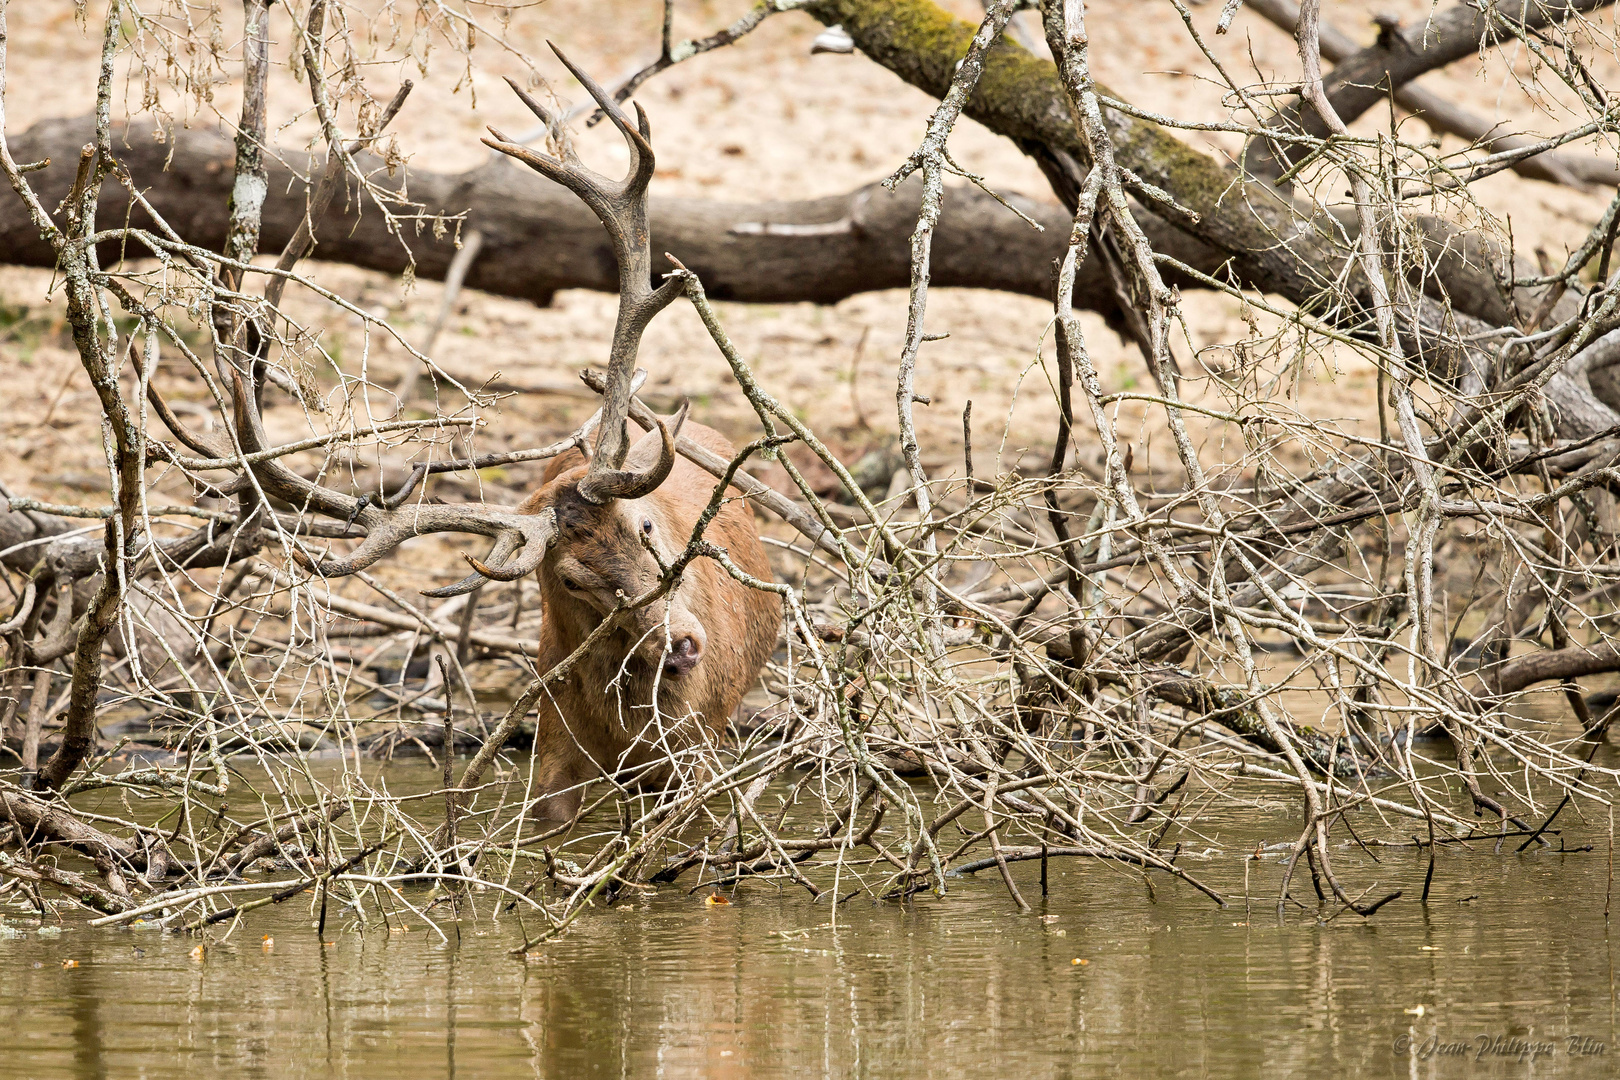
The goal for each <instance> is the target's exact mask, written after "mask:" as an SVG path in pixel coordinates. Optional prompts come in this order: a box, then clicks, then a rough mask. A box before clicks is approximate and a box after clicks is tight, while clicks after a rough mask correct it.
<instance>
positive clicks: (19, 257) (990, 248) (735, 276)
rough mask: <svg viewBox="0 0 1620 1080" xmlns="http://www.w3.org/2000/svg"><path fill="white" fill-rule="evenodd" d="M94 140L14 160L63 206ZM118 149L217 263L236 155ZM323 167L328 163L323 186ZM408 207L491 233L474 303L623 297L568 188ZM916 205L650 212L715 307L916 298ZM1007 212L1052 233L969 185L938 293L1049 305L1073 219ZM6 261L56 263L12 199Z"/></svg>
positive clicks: (424, 255)
mask: <svg viewBox="0 0 1620 1080" xmlns="http://www.w3.org/2000/svg"><path fill="white" fill-rule="evenodd" d="M93 129H94V124H93V118H92V117H88V116H86V117H78V118H75V119H69V120H43V121H41V122H39V123H38V124H35V125H34V126H33V127H32V128H30V129H29V130H28V131H27V132H25V133H24V134H22V135H20V136H18V137H17V138H15V139H14V140H12V144H11V145H12V152H13V154H14V155H15V156H16V157H17V158H18V159H19V160H25V161H39V160H44V159H46V158H49V159H50V160H51V161H52V162H53V164H52V165H51V167H49V168H47V169H44V170H42V171H40V172H37V173H33V174H31V175H30V179H31V180H33V182H34V184H35V188H36V190H38V191H39V193H40V198H41V201H42V202H43V203H44V204H45V205H47V206H55V205H57V204H58V203H59V202H60V201H61V199H62V198H63V197H64V196H66V194H67V193H68V189H69V187H70V186H71V185H72V182H73V175H74V174H73V163H74V162H75V161H76V160H77V158H78V154H79V148H80V147H81V146H83V145H84V144H85V143H86V142H88V141H90V139H91V138H92V135H93ZM113 141H114V145H115V146H119V147H121V148H122V149H121V151H120V161H121V162H122V163H123V164H124V166H125V167H126V168H127V169H128V170H129V172H130V174H131V175H132V176H133V177H134V178H135V183H136V184H137V185H138V186H139V188H140V189H141V191H142V193H143V194H144V195H145V197H146V199H147V200H148V201H149V202H150V203H151V204H152V206H153V207H154V209H156V210H157V212H158V213H159V214H161V215H163V217H164V219H165V220H166V221H167V222H168V223H169V225H170V226H171V227H172V228H174V229H175V231H176V232H178V233H179V234H180V236H181V237H183V238H184V239H185V240H186V241H188V242H189V243H192V244H195V245H197V246H199V247H205V248H209V249H212V250H218V249H219V248H220V246H221V245H222V244H223V243H224V240H225V233H226V229H227V226H228V224H229V216H228V213H227V205H228V202H229V197H230V189H231V177H232V171H231V160H232V155H233V153H234V147H233V144H232V143H231V141H230V140H229V139H228V138H226V137H225V136H224V135H222V134H219V133H217V132H208V131H199V130H175V131H171V132H168V133H167V134H166V136H165V141H163V142H158V141H156V140H154V139H153V138H152V136H151V133H150V131H148V130H146V129H144V128H141V129H137V128H136V127H134V126H132V125H126V126H123V127H121V128H120V129H118V130H117V132H116V133H115V135H114V140H113ZM296 156H297V155H287V154H274V155H271V154H267V155H266V158H267V160H269V161H270V191H271V193H272V194H271V196H270V197H269V198H268V199H267V200H266V202H265V206H264V222H263V230H262V234H261V243H262V245H263V246H264V247H265V248H266V249H273V248H276V247H279V246H281V245H283V244H285V243H286V241H287V240H288V239H290V238H291V237H292V235H293V233H294V232H295V231H296V230H297V228H298V225H299V223H300V222H301V221H302V220H303V218H304V212H305V203H306V199H305V195H304V189H305V182H304V179H303V177H301V176H299V175H298V174H297V173H295V172H294V171H293V170H292V169H290V168H288V167H286V166H285V165H283V164H281V162H282V161H284V160H292V159H295V158H296ZM356 156H357V159H358V161H359V163H360V164H361V166H362V167H363V168H365V169H367V170H368V171H370V172H374V173H376V174H377V178H378V180H379V182H380V183H381V185H382V186H384V187H395V188H397V187H398V185H399V183H400V182H401V181H400V180H398V179H396V180H389V179H388V178H387V176H386V173H385V170H384V169H383V166H382V162H381V160H380V159H377V158H373V157H369V156H368V155H363V154H362V155H356ZM322 167H323V163H321V162H319V161H317V162H316V164H315V166H314V168H313V169H312V173H311V175H318V174H319V173H320V171H321V168H322ZM409 192H410V197H411V199H412V200H413V201H414V202H419V203H421V204H422V205H423V207H424V212H425V213H427V214H442V215H445V216H447V217H453V216H456V215H462V214H465V219H464V224H463V225H462V228H463V229H473V228H476V229H478V230H479V231H480V232H481V233H482V234H483V249H482V251H480V252H479V254H478V258H477V259H476V260H475V261H474V262H473V264H472V266H471V267H470V268H469V269H468V272H467V276H466V281H465V283H466V285H467V286H468V287H470V288H474V289H480V290H483V291H485V292H490V293H496V294H498V295H501V296H510V297H515V298H518V299H522V300H530V301H533V302H535V303H537V304H542V305H543V304H547V303H549V302H550V300H551V297H552V294H553V293H555V292H556V291H557V290H558V289H594V290H598V291H602V292H616V291H618V288H619V277H618V270H617V268H616V265H615V263H614V261H613V251H612V248H611V246H610V244H609V242H608V239H607V237H606V236H605V234H604V233H603V232H602V226H601V223H600V222H598V221H597V220H596V218H595V217H594V216H593V215H592V214H591V212H590V210H589V209H588V208H586V207H585V206H584V205H582V204H581V203H580V201H579V200H578V199H576V198H574V197H573V195H571V194H570V193H569V192H568V191H566V190H565V189H563V188H561V187H558V186H557V185H555V184H552V183H550V182H548V181H547V180H545V179H544V178H542V177H539V176H537V175H535V174H534V173H532V172H530V171H528V170H526V169H519V168H517V167H515V166H513V165H512V164H510V163H509V162H508V161H507V160H506V159H505V158H502V159H500V160H497V161H493V162H491V163H490V164H488V165H485V166H482V167H480V168H477V169H473V170H471V171H469V172H466V173H460V174H446V173H433V172H427V171H422V170H416V169H412V170H411V171H410V187H409ZM921 196H922V188H921V183H920V182H919V181H916V180H912V181H908V182H907V183H905V184H902V185H901V186H900V189H899V190H898V191H897V192H895V193H893V194H890V193H889V192H887V191H885V190H884V189H883V188H882V187H881V186H880V185H878V184H871V185H868V186H866V187H862V188H859V189H857V190H855V191H852V192H850V193H848V194H845V195H834V196H829V197H827V198H823V199H809V200H804V201H800V202H769V203H723V202H706V201H702V200H696V199H658V198H654V199H652V200H651V203H650V206H649V213H650V219H651V225H652V233H653V241H652V242H653V245H654V247H653V250H654V251H656V252H663V251H668V252H670V253H671V254H673V255H675V256H676V257H677V258H679V259H680V260H681V261H682V262H683V263H685V264H686V265H687V266H689V267H690V268H691V269H692V270H693V271H695V272H696V273H697V274H698V275H699V276H700V277H701V278H702V279H703V284H704V288H705V289H706V290H707V292H708V294H709V296H711V297H713V298H715V299H721V300H739V301H745V302H751V303H794V302H801V301H810V302H813V303H822V304H828V303H834V302H836V301H838V300H842V299H844V298H845V297H847V296H852V295H855V294H856V293H862V292H870V291H873V290H876V289H895V288H905V287H906V286H907V285H908V284H910V281H911V262H910V258H911V256H910V247H909V244H910V240H911V231H912V229H913V228H914V227H915V226H916V222H917V212H918V205H919V203H920V201H921ZM1009 201H1011V202H1012V203H1013V204H1014V205H1016V206H1017V207H1018V209H1019V210H1020V211H1022V212H1023V213H1025V214H1028V215H1029V216H1030V217H1031V218H1032V219H1034V220H1035V221H1037V222H1039V223H1040V224H1041V226H1042V227H1043V229H1044V231H1038V230H1036V229H1034V228H1032V227H1031V226H1030V225H1028V224H1027V223H1025V222H1023V221H1021V220H1019V218H1018V217H1017V215H1015V214H1013V213H1012V212H1011V211H1009V210H1008V209H1007V208H1006V207H1004V206H1001V205H1000V204H998V203H997V202H996V201H995V200H994V199H992V198H990V197H989V196H988V195H985V194H984V193H983V192H981V191H979V190H977V189H975V188H970V187H963V188H961V189H959V190H955V191H952V192H951V195H950V197H949V198H948V199H947V200H946V208H945V213H944V215H943V216H942V217H941V219H940V225H939V229H938V231H937V232H936V234H935V238H934V262H933V283H934V284H935V285H944V286H949V285H956V286H965V287H973V288H983V289H999V290H1002V291H1005V292H1012V293H1022V294H1024V295H1026V296H1038V297H1041V298H1042V299H1049V298H1050V296H1051V292H1052V269H1051V267H1052V261H1053V260H1054V259H1056V258H1058V257H1059V256H1060V255H1061V254H1062V253H1063V248H1064V245H1065V243H1066V242H1067V240H1068V235H1069V224H1070V215H1069V213H1068V212H1067V211H1065V210H1064V209H1063V208H1062V207H1061V206H1056V205H1053V204H1052V203H1046V202H1036V201H1034V200H1033V199H1024V198H1019V197H1017V196H1013V197H1012V198H1011V199H1010V200H1009ZM128 204H129V197H128V195H127V194H126V193H125V192H124V191H123V189H122V188H121V187H119V186H118V185H117V184H116V183H115V182H114V181H112V180H108V181H107V183H106V185H105V186H104V187H103V189H102V203H101V205H102V206H103V207H104V213H105V214H106V215H107V218H108V220H112V219H113V218H114V217H117V218H118V219H119V221H120V224H122V219H123V212H124V211H123V208H124V207H126V206H128ZM362 211H364V212H362ZM1149 220H1151V219H1149ZM130 221H131V224H132V225H134V226H135V227H146V226H149V225H150V224H151V221H150V219H149V218H148V217H147V215H146V214H145V213H144V212H142V211H140V210H139V209H135V210H134V211H133V212H132V214H131V218H130ZM316 240H317V246H316V248H315V251H314V254H313V256H312V257H313V258H317V259H323V260H327V261H331V262H341V263H349V264H352V265H354V266H361V267H365V268H366V269H369V270H380V271H383V272H385V273H390V274H399V273H403V272H404V271H405V270H406V268H407V267H409V266H411V265H412V262H413V259H414V265H415V273H416V275H417V276H418V277H425V278H432V279H435V280H442V279H443V278H444V275H445V273H446V272H447V271H448V270H449V268H450V261H451V259H452V258H453V257H454V255H455V253H456V249H455V245H454V240H453V238H452V236H450V235H446V236H444V237H436V236H435V235H434V233H433V231H432V230H428V229H423V230H422V231H421V232H420V233H419V234H416V235H410V236H407V237H405V238H403V239H402V238H401V237H399V236H395V235H391V234H390V233H389V231H388V226H387V222H386V220H385V219H384V217H383V215H382V214H381V213H379V212H377V210H376V209H375V208H374V207H364V206H363V205H362V202H361V200H359V199H356V198H349V199H342V198H339V199H337V200H334V204H333V206H332V207H331V208H330V209H329V210H328V211H327V215H326V217H325V219H324V220H323V221H322V222H321V224H320V227H319V229H318V231H317V234H316ZM1154 242H1155V244H1157V245H1160V248H1159V250H1161V251H1163V252H1165V253H1167V254H1169V255H1172V256H1174V257H1175V258H1177V259H1179V260H1181V261H1182V262H1185V263H1188V264H1189V265H1192V266H1195V267H1198V268H1200V269H1202V270H1206V271H1208V272H1214V271H1215V270H1216V268H1218V267H1219V265H1220V259H1219V258H1218V257H1217V256H1216V255H1215V254H1214V253H1213V252H1211V251H1210V250H1209V249H1208V248H1206V247H1205V246H1204V245H1203V244H1201V243H1199V242H1198V241H1197V240H1195V239H1193V238H1192V237H1189V236H1187V235H1185V234H1184V233H1181V232H1180V231H1179V230H1176V229H1174V228H1171V227H1168V226H1163V225H1160V226H1159V227H1158V229H1157V230H1156V231H1155V233H1154ZM407 245H408V250H407ZM126 253H127V254H128V255H140V254H144V253H142V252H137V251H134V250H128V251H127V252H126ZM118 254H119V253H118V251H117V249H116V248H114V247H113V246H111V245H108V247H107V248H106V249H105V250H104V251H103V252H102V259H103V265H112V263H113V261H114V260H116V258H117V256H118ZM0 262H5V263H11V264H15V265H22V266H52V265H54V264H55V254H54V253H53V251H52V249H51V247H50V245H49V244H46V243H45V242H44V241H43V240H41V239H40V236H39V230H38V229H36V228H34V226H33V224H32V223H31V222H30V221H29V220H28V216H27V214H26V213H25V212H24V208H23V206H22V204H21V202H20V201H18V200H16V199H13V198H4V199H0ZM1185 284H1191V283H1185ZM1075 302H1076V306H1081V307H1087V308H1092V309H1094V310H1098V311H1102V312H1105V313H1108V312H1111V311H1112V310H1113V309H1114V307H1115V303H1116V301H1115V298H1114V293H1113V291H1112V286H1111V284H1110V282H1109V280H1108V276H1107V273H1106V271H1105V270H1104V269H1103V268H1102V267H1101V266H1100V265H1098V264H1097V263H1096V262H1095V261H1091V262H1088V263H1087V265H1086V266H1085V267H1084V273H1083V275H1082V280H1081V281H1080V282H1078V283H1077V285H1076V288H1075Z"/></svg>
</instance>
